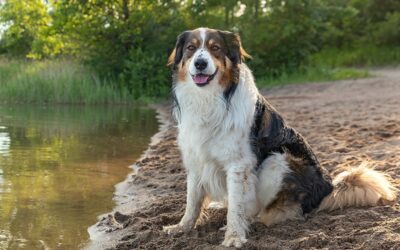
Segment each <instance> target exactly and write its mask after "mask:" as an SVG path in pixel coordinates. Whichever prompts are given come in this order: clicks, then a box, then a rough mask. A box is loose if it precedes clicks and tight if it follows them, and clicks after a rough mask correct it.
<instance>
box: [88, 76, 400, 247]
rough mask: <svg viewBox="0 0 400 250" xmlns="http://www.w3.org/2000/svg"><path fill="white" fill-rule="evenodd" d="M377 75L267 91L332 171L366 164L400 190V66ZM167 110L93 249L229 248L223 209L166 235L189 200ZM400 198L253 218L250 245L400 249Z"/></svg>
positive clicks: (100, 225) (95, 231) (97, 229)
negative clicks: (269, 219)
mask: <svg viewBox="0 0 400 250" xmlns="http://www.w3.org/2000/svg"><path fill="white" fill-rule="evenodd" d="M375 73H376V76H375V77H373V78H367V79H357V80H344V81H338V82H335V83H313V84H301V85H287V86H283V87H279V88H273V89H268V90H265V89H264V90H261V93H262V94H263V95H265V96H266V97H267V99H268V100H269V101H270V102H271V103H272V105H273V106H274V107H276V108H277V109H278V110H279V111H280V112H281V114H283V116H284V118H285V119H286V121H287V122H288V123H289V124H290V125H292V126H293V127H295V128H296V130H298V131H299V132H300V133H301V134H303V135H304V136H305V137H306V139H307V140H308V142H309V143H310V145H311V146H312V148H313V150H314V151H315V153H316V155H317V157H318V159H319V161H320V163H321V165H322V166H324V167H325V168H326V169H327V170H328V171H329V172H330V174H332V175H334V174H335V171H336V170H337V169H339V168H341V167H348V166H358V165H359V164H360V163H361V162H364V161H368V162H369V164H370V165H371V166H372V167H375V168H376V169H377V170H380V171H383V172H385V173H387V174H388V175H390V176H391V177H392V178H393V179H394V180H395V185H396V187H398V188H400V155H399V154H398V152H399V150H400V109H399V108H398V107H399V106H400V80H399V79H400V69H394V70H391V69H390V70H386V69H385V70H381V71H379V72H375ZM294 103H295V105H293V104H294ZM165 106H166V105H162V104H161V105H154V106H153V107H154V108H155V109H156V110H157V113H158V116H157V117H158V118H159V121H160V128H159V132H157V133H156V134H155V135H154V136H153V137H152V139H151V143H150V144H149V147H148V149H147V150H146V151H145V152H144V153H143V156H142V157H141V158H140V159H139V160H138V161H137V162H136V163H135V164H134V165H133V166H135V167H133V169H134V170H136V171H134V172H133V173H130V174H129V175H128V176H127V179H126V180H125V181H123V182H121V183H119V184H117V185H116V192H115V200H116V201H117V205H116V206H115V208H114V209H113V211H112V212H110V213H107V214H105V215H102V216H99V217H98V218H99V221H98V222H97V223H96V225H93V226H92V227H91V228H90V229H89V232H90V231H91V230H92V231H91V239H93V240H92V241H91V242H90V243H89V245H88V246H87V249H179V250H181V249H204V248H207V249H224V248H222V247H221V246H220V244H221V242H222V240H223V237H224V233H223V232H222V231H220V230H219V228H220V227H222V226H223V225H224V224H225V223H226V217H225V215H226V210H225V209H218V208H211V209H207V214H208V219H207V220H206V221H205V222H204V223H201V224H200V225H199V226H198V227H197V228H196V229H193V230H191V231H190V232H188V233H179V234H177V235H166V234H164V233H163V232H162V226H164V225H170V224H174V223H177V222H179V220H180V218H181V216H182V215H183V213H184V204H185V199H186V174H185V171H184V168H183V166H182V163H181V158H180V153H179V150H178V147H177V144H176V128H175V127H174V123H173V122H172V121H171V119H170V116H169V114H168V111H167V109H166V108H165ZM138 168H140V170H139V171H137V169H138ZM399 201H400V199H399V197H398V198H397V200H396V202H395V204H394V205H391V206H390V205H387V206H378V207H369V208H348V209H344V210H336V211H333V212H329V213H327V212H321V213H318V214H316V215H312V216H310V217H309V218H307V219H306V220H305V221H288V222H285V223H282V224H279V225H275V226H271V227H266V226H264V225H263V224H261V223H254V224H252V225H251V232H250V234H249V239H248V243H246V245H245V246H244V248H245V249H282V248H285V249H303V248H315V249H321V248H329V249H337V250H339V249H345V248H352V249H354V248H357V249H381V248H382V246H384V247H385V248H388V249H395V248H396V247H399V246H400V231H399V230H398V228H399V227H400V204H399Z"/></svg>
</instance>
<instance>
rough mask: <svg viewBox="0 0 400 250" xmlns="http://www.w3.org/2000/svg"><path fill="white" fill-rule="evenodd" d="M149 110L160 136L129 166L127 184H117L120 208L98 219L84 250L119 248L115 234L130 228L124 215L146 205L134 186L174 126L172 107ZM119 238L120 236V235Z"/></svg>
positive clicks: (116, 196) (152, 139) (142, 196)
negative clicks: (152, 113)
mask: <svg viewBox="0 0 400 250" xmlns="http://www.w3.org/2000/svg"><path fill="white" fill-rule="evenodd" d="M148 106H149V108H152V109H154V110H155V111H156V113H157V115H156V118H157V121H158V123H159V125H158V132H157V133H155V134H154V135H153V136H152V137H151V138H150V142H149V145H148V147H147V149H146V150H145V151H144V152H143V153H142V155H141V156H140V157H139V158H138V159H137V160H136V162H134V163H133V164H132V165H130V166H129V168H130V169H132V171H131V172H130V173H128V175H127V176H126V178H125V180H123V181H122V182H119V183H117V184H115V186H114V187H115V191H114V194H113V200H114V201H115V203H116V205H115V206H114V208H113V210H112V211H111V212H107V213H105V214H101V215H99V216H97V222H96V223H95V224H93V225H91V226H90V227H89V228H88V229H87V231H88V233H89V242H88V243H86V244H85V246H84V249H93V250H97V249H113V248H115V247H116V245H117V244H118V239H117V237H116V235H114V233H113V232H114V231H117V230H119V229H123V228H124V227H126V219H127V218H126V215H124V214H128V213H134V212H135V211H137V210H139V209H140V207H141V206H144V205H145V204H143V203H141V202H139V201H140V200H143V199H146V197H145V196H144V194H139V193H140V192H141V191H139V190H138V187H137V186H135V185H132V182H133V179H134V178H135V176H136V175H137V174H138V172H139V171H140V168H141V167H140V165H141V164H142V163H143V162H146V159H149V158H154V157H156V155H154V152H153V150H152V149H153V148H154V147H155V146H156V145H157V144H158V143H159V142H160V140H161V139H162V138H163V137H165V135H166V134H168V131H169V130H170V129H171V128H172V127H173V124H174V121H173V120H172V118H171V116H170V110H169V106H170V104H168V103H165V104H164V103H161V104H151V105H148ZM135 189H136V190H135ZM142 191H144V190H142ZM144 203H145V202H144ZM117 234H118V236H120V233H117Z"/></svg>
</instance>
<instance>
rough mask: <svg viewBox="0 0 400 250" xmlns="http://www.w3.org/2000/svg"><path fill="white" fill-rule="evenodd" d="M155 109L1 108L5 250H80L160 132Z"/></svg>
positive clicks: (0, 231)
mask: <svg viewBox="0 0 400 250" xmlns="http://www.w3.org/2000/svg"><path fill="white" fill-rule="evenodd" d="M157 127H158V124H157V121H156V119H155V113H154V111H153V110H150V109H144V108H132V107H122V106H121V107H83V106H68V107H65V106H58V107H29V106H11V107H10V106H7V107H4V106H3V107H0V249H29V250H31V249H32V250H34V249H68V250H70V249H79V248H80V247H82V246H83V244H84V243H85V242H87V240H88V237H89V235H88V233H87V228H88V227H89V226H90V225H92V224H94V223H95V222H96V217H97V216H98V215H100V214H102V213H105V212H108V211H110V210H112V208H113V206H114V202H113V201H112V196H113V191H114V185H115V184H116V183H118V182H120V181H122V180H124V179H125V177H126V175H127V174H128V173H129V171H130V169H129V168H128V166H129V165H131V164H132V163H133V162H134V161H135V159H137V158H138V157H139V156H140V154H141V153H142V152H143V151H144V150H145V149H146V147H147V144H148V143H149V140H150V139H149V138H150V137H151V136H152V135H153V134H154V133H155V132H156V131H157Z"/></svg>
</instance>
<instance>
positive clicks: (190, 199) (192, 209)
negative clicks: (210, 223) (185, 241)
mask: <svg viewBox="0 0 400 250" xmlns="http://www.w3.org/2000/svg"><path fill="white" fill-rule="evenodd" d="M203 200H204V189H203V187H201V186H200V185H199V180H198V177H197V176H196V175H195V174H192V173H191V172H190V171H189V173H188V177H187V196H186V210H185V214H184V215H183V217H182V219H181V221H180V222H179V223H178V224H176V225H172V226H165V227H164V228H163V231H164V232H167V233H168V234H170V233H176V232H187V231H189V230H190V229H192V228H193V227H194V225H195V224H196V221H197V218H198V217H199V215H200V211H201V205H202V203H203Z"/></svg>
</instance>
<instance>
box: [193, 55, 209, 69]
mask: <svg viewBox="0 0 400 250" xmlns="http://www.w3.org/2000/svg"><path fill="white" fill-rule="evenodd" d="M194 66H195V67H196V69H198V70H204V69H205V68H207V61H206V60H204V59H202V58H199V59H197V60H196V61H195V62H194Z"/></svg>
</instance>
